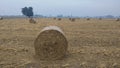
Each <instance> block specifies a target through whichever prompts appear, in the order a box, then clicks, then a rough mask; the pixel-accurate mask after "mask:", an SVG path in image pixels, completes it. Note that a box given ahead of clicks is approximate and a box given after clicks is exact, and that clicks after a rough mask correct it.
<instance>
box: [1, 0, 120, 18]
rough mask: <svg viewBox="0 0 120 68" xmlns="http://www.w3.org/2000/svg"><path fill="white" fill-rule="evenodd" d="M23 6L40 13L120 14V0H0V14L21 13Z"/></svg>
mask: <svg viewBox="0 0 120 68" xmlns="http://www.w3.org/2000/svg"><path fill="white" fill-rule="evenodd" d="M25 6H28V7H29V6H32V7H33V9H34V14H42V15H53V16H56V15H60V14H63V15H73V16H102V15H108V14H111V15H115V16H120V0H0V15H22V13H21V8H23V7H25Z"/></svg>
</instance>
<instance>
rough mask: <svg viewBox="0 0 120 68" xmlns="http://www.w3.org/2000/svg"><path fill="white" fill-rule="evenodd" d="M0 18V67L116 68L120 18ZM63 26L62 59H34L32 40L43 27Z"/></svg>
mask: <svg viewBox="0 0 120 68" xmlns="http://www.w3.org/2000/svg"><path fill="white" fill-rule="evenodd" d="M35 20H36V22H37V24H32V23H29V21H28V19H17V18H16V19H3V20H0V68H120V21H115V19H102V20H99V19H90V20H86V19H76V20H75V21H74V22H71V21H70V20H69V19H67V18H64V19H62V20H60V21H59V20H54V19H53V18H40V19H35ZM49 25H56V26H59V27H60V28H62V29H63V31H64V33H65V36H66V38H67V40H68V43H69V45H68V53H67V55H66V57H65V58H63V59H62V60H56V61H43V60H37V59H35V58H34V55H35V53H34V40H35V39H36V37H37V36H38V35H39V33H40V31H41V29H43V28H44V27H45V26H49Z"/></svg>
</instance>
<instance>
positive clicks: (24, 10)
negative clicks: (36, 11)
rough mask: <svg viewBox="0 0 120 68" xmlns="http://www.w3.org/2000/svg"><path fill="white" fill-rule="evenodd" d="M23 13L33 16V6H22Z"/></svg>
mask: <svg viewBox="0 0 120 68" xmlns="http://www.w3.org/2000/svg"><path fill="white" fill-rule="evenodd" d="M22 14H23V15H25V16H27V17H29V18H31V17H33V8H32V7H24V8H22Z"/></svg>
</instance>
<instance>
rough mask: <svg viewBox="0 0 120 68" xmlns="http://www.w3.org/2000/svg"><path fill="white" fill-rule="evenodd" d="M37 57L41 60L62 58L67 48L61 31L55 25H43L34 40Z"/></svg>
mask: <svg viewBox="0 0 120 68" xmlns="http://www.w3.org/2000/svg"><path fill="white" fill-rule="evenodd" d="M34 47H35V53H36V56H37V58H39V59H42V60H56V59H62V57H64V56H65V54H66V52H67V48H68V42H67V40H66V38H65V36H64V33H63V31H62V30H61V29H60V28H59V27H57V26H49V27H45V28H44V29H43V30H41V32H40V34H39V35H38V37H37V38H36V40H35V42H34Z"/></svg>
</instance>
